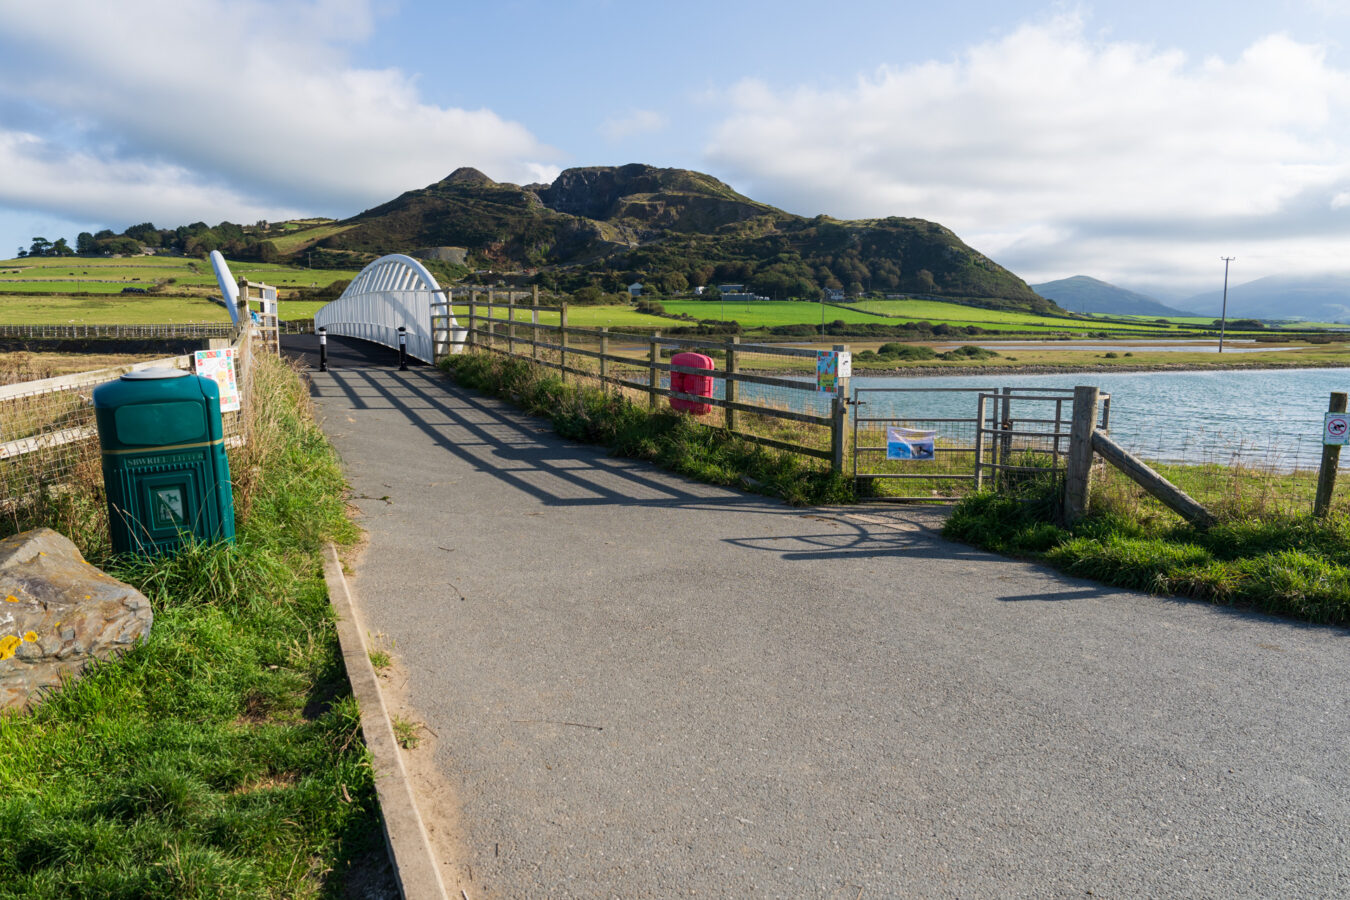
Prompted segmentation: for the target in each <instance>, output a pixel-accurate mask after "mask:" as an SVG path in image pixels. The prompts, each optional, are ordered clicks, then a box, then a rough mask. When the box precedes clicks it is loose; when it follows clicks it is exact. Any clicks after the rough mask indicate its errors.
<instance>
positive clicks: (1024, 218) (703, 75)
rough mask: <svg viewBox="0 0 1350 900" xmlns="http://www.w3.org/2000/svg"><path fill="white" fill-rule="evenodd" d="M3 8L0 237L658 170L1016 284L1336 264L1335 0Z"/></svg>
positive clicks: (1185, 282) (275, 212) (1340, 89)
mask: <svg viewBox="0 0 1350 900" xmlns="http://www.w3.org/2000/svg"><path fill="white" fill-rule="evenodd" d="M52 9H53V8H51V7H40V6H39V5H37V4H17V3H10V2H0V256H9V255H11V254H13V253H14V251H15V250H16V249H17V248H18V247H20V246H24V247H26V246H27V245H28V243H29V242H30V241H31V239H32V237H34V236H38V235H41V236H43V237H46V238H48V239H55V238H56V237H66V238H68V239H70V240H71V241H72V243H73V241H74V238H75V236H76V234H77V233H78V232H79V231H85V230H89V231H96V230H98V229H100V228H104V227H109V228H113V229H114V230H121V229H122V228H125V227H126V226H128V225H132V224H135V223H138V222H143V221H147V220H148V221H153V222H154V223H155V224H157V225H160V226H162V227H163V226H173V225H179V224H186V223H189V222H193V221H197V220H203V221H206V222H208V223H211V224H214V223H216V222H218V221H221V220H223V219H229V220H231V221H236V222H253V221H256V220H258V219H263V218H266V219H280V218H286V217H291V216H296V215H327V216H334V217H343V216H347V215H351V214H353V213H356V212H359V211H360V210H362V209H365V208H368V207H370V206H373V205H376V204H378V203H380V202H383V201H384V200H387V199H390V198H391V197H393V196H396V195H397V194H398V193H400V192H401V191H404V190H408V189H411V188H416V187H422V186H424V185H426V184H429V183H431V182H434V181H436V180H438V179H440V178H442V177H444V176H445V175H447V174H449V173H450V172H451V171H453V170H454V169H455V168H458V167H459V166H462V165H471V166H475V167H477V168H479V169H482V170H483V171H484V172H486V173H487V174H488V175H490V176H491V177H493V178H495V179H497V180H500V181H512V182H516V183H527V182H531V181H548V180H551V179H552V178H553V177H554V176H555V175H556V174H557V172H559V171H560V170H561V169H563V168H567V167H569V166H584V165H607V164H622V163H627V162H645V163H651V164H653V165H660V166H676V167H681V168H690V169H698V170H701V171H705V172H709V173H711V174H713V175H715V176H717V177H719V178H721V179H723V180H724V181H726V182H728V183H729V184H731V185H732V186H733V187H735V188H736V189H738V190H740V191H741V192H743V193H745V194H748V195H749V196H751V197H754V198H755V199H758V200H763V201H765V202H768V203H772V204H775V205H777V206H780V207H782V208H784V209H786V210H788V211H790V212H795V213H800V214H803V215H815V214H816V213H827V214H830V215H833V216H837V217H841V218H856V217H869V216H885V215H899V216H917V217H921V218H927V219H933V220H935V221H938V222H941V223H942V224H944V225H947V226H948V227H950V228H952V229H954V230H955V231H956V232H957V233H958V234H959V235H961V236H962V237H963V238H964V239H965V240H966V241H967V242H968V243H970V244H971V245H972V246H974V247H976V248H977V249H979V250H981V251H983V252H985V253H988V254H989V255H990V256H992V257H993V258H994V259H996V260H997V261H999V262H1001V263H1003V264H1004V265H1006V266H1008V267H1009V268H1011V269H1013V270H1014V271H1015V272H1017V273H1018V274H1019V275H1022V276H1023V277H1024V278H1026V279H1027V280H1029V281H1032V282H1036V281H1043V280H1049V279H1053V278H1059V277H1066V276H1069V275H1075V274H1087V275H1093V276H1095V277H1099V278H1104V279H1107V280H1110V281H1113V282H1116V283H1118V284H1122V285H1126V286H1130V287H1134V288H1136V289H1143V290H1148V291H1154V292H1156V293H1159V294H1160V295H1163V296H1173V297H1174V296H1177V295H1184V294H1186V293H1189V292H1192V291H1199V290H1204V289H1208V288H1211V287H1213V286H1214V285H1215V284H1216V283H1217V282H1218V281H1219V280H1220V279H1221V278H1222V263H1221V262H1220V261H1219V257H1220V256H1235V257H1237V260H1236V261H1235V262H1234V264H1233V278H1234V280H1235V281H1237V282H1241V281H1247V280H1253V279H1255V278H1259V277H1262V276H1266V275H1272V274H1306V273H1310V272H1321V271H1335V272H1342V273H1344V272H1350V0H1266V2H1260V3H1257V2H1236V3H1235V2H1228V3H1218V2H1208V0H1198V2H1176V0H1174V2H1170V3H1166V2H1158V0H1133V2H1118V0H1113V2H1099V3H1084V4H1066V3H1039V2H1001V3H993V2H961V0H954V2H947V3H942V4H940V3H933V2H923V3H914V2H873V0H837V2H833V3H805V2H799V0H777V2H759V0H747V2H737V0H724V2H719V3H713V2H707V0H686V2H682V3H680V4H670V5H666V4H637V3H632V2H615V0H577V2H562V0H559V2H552V3H546V2H534V0H501V2H496V3H458V2H397V0H311V2H291V0H266V2H226V0H172V2H159V0H154V2H150V0H119V2H118V3H107V2H106V0H100V2H91V0H71V2H67V3H64V4H62V5H61V7H60V10H61V13H60V14H59V15H55V14H53V12H52Z"/></svg>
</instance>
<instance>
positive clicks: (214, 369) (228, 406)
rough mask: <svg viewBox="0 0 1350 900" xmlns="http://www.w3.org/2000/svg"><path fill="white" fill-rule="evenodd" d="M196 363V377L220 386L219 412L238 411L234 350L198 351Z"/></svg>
mask: <svg viewBox="0 0 1350 900" xmlns="http://www.w3.org/2000/svg"><path fill="white" fill-rule="evenodd" d="M196 363H197V374H198V375H200V376H202V377H203V378H211V379H214V380H215V382H216V384H217V385H219V386H220V411H221V412H234V411H235V410H236V409H239V407H240V406H241V405H242V404H241V403H240V400H239V385H238V383H237V382H236V381H235V379H234V348H233V347H227V348H225V349H223V350H198V351H197V353H196Z"/></svg>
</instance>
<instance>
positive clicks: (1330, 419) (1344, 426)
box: [1322, 412, 1350, 444]
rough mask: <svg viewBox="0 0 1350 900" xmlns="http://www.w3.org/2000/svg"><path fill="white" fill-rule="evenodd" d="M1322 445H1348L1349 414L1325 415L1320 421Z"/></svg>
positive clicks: (1349, 433) (1349, 437)
mask: <svg viewBox="0 0 1350 900" xmlns="http://www.w3.org/2000/svg"><path fill="white" fill-rule="evenodd" d="M1322 443H1323V444H1350V413H1333V412H1329V413H1327V415H1326V418H1325V419H1324V420H1323V421H1322Z"/></svg>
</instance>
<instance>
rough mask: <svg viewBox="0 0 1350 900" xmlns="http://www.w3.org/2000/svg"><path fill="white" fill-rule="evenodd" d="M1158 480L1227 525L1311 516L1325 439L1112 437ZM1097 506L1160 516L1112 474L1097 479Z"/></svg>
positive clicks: (1340, 505)
mask: <svg viewBox="0 0 1350 900" xmlns="http://www.w3.org/2000/svg"><path fill="white" fill-rule="evenodd" d="M1113 437H1115V439H1116V440H1117V441H1119V442H1120V443H1121V444H1122V445H1123V446H1125V447H1126V448H1127V449H1128V450H1129V451H1130V452H1131V453H1133V454H1134V455H1135V456H1137V457H1139V458H1140V459H1143V460H1145V461H1147V462H1148V464H1149V465H1150V466H1151V467H1152V468H1153V469H1154V470H1155V471H1156V472H1158V474H1160V475H1162V476H1163V477H1164V478H1166V479H1167V480H1168V481H1170V482H1172V483H1173V484H1175V485H1176V486H1177V487H1179V488H1180V489H1181V490H1183V491H1185V492H1186V493H1187V494H1188V495H1190V496H1191V497H1193V498H1194V499H1195V500H1196V501H1198V502H1199V503H1201V504H1203V505H1204V506H1205V507H1206V508H1208V509H1209V510H1210V511H1211V512H1213V513H1215V514H1216V515H1220V516H1223V517H1229V518H1233V517H1244V516H1265V515H1286V516H1297V515H1307V514H1309V513H1310V512H1311V511H1312V509H1313V501H1314V499H1315V497H1316V495H1317V480H1318V469H1319V465H1320V460H1321V455H1322V449H1323V447H1322V440H1321V436H1320V434H1297V433H1287V434H1284V435H1279V436H1275V437H1272V436H1257V437H1254V436H1253V435H1252V433H1251V431H1249V430H1244V431H1242V432H1240V433H1238V432H1232V431H1224V430H1210V429H1206V428H1196V429H1195V430H1194V431H1188V432H1187V433H1185V434H1181V435H1179V434H1177V433H1176V432H1175V431H1174V430H1171V429H1161V428H1160V429H1156V430H1154V431H1144V430H1133V431H1130V432H1128V433H1125V434H1115V435H1113ZM1094 479H1095V481H1094V485H1093V502H1094V503H1103V504H1106V505H1108V506H1115V507H1119V508H1120V509H1122V510H1124V511H1126V512H1128V513H1130V514H1140V513H1146V514H1153V513H1158V514H1161V509H1162V507H1161V506H1160V505H1159V504H1158V503H1157V501H1155V500H1153V499H1152V498H1150V497H1148V496H1147V495H1146V494H1144V493H1143V492H1142V491H1141V490H1140V489H1139V488H1138V487H1137V486H1136V485H1134V484H1133V483H1132V482H1131V481H1130V480H1129V479H1128V478H1125V477H1124V476H1122V475H1121V474H1120V473H1119V472H1117V471H1115V470H1114V469H1112V468H1111V467H1107V468H1106V470H1105V471H1103V472H1102V473H1101V474H1100V476H1094ZM1332 508H1333V510H1338V511H1342V512H1350V498H1346V497H1345V496H1344V495H1343V493H1342V496H1333V498H1332Z"/></svg>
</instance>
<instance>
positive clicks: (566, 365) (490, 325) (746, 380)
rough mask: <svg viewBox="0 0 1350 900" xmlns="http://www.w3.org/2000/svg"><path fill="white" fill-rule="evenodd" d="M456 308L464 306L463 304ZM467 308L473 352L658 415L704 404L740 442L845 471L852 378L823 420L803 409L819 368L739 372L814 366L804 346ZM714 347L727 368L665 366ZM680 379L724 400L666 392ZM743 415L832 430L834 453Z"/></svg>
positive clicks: (513, 309) (562, 310)
mask: <svg viewBox="0 0 1350 900" xmlns="http://www.w3.org/2000/svg"><path fill="white" fill-rule="evenodd" d="M447 305H448V304H447ZM456 305H462V304H461V303H457V304H456ZM467 306H468V308H469V314H468V317H467V320H466V323H465V328H466V336H465V342H466V344H467V345H469V346H470V347H475V348H478V349H482V350H487V351H490V352H495V353H501V354H504V355H508V356H513V357H517V358H524V359H529V360H531V361H532V362H535V363H538V364H539V365H542V366H546V367H548V368H551V369H554V370H556V371H558V372H559V374H560V375H561V376H562V378H563V379H564V380H566V379H567V377H568V376H569V375H571V376H584V377H589V378H595V379H597V380H599V381H600V383H601V384H602V385H603V386H606V387H616V388H627V389H629V390H632V391H635V392H639V393H645V394H646V395H647V397H648V403H649V405H650V406H652V407H653V408H655V407H656V406H657V405H658V403H659V398H661V397H665V398H667V399H668V400H669V399H677V400H689V401H692V402H696V403H705V404H708V405H709V406H712V407H716V408H719V409H721V410H723V414H724V416H725V418H724V426H723V427H725V428H726V429H727V430H728V431H732V432H734V433H735V434H736V436H737V437H740V438H743V439H744V440H747V441H750V442H752V443H756V444H760V445H763V446H767V447H772V448H775V449H778V450H786V451H789V452H792V453H797V454H801V455H803V456H809V457H813V458H817V459H823V460H828V461H829V462H830V464H831V468H832V470H833V471H835V472H842V471H843V461H844V457H845V452H844V451H845V448H844V443H845V440H846V434H847V428H846V425H847V404H846V403H845V402H844V398H846V397H847V391H848V379H847V378H841V379H839V386H838V389H837V391H836V392H835V393H833V394H831V395H829V396H830V413H829V414H827V415H820V414H817V413H813V412H809V411H806V410H805V409H804V408H803V407H805V406H806V405H807V404H806V402H805V401H806V400H807V398H808V395H811V396H816V397H819V396H820V391H819V389H818V388H817V385H816V382H815V380H814V375H815V370H814V366H812V367H811V369H810V372H809V376H810V377H805V376H807V375H808V373H807V371H806V370H805V369H804V370H803V373H802V376H798V377H795V378H794V377H787V376H783V377H775V376H773V375H767V374H763V373H761V372H742V371H741V370H740V369H741V367H742V366H743V365H744V364H745V357H746V354H751V353H753V354H761V355H770V356H774V357H779V358H783V359H794V360H800V361H803V362H805V361H806V360H815V359H816V358H817V357H818V356H819V351H816V350H812V349H809V348H805V347H785V346H781V345H776V344H742V343H740V339H739V338H735V337H733V338H731V339H730V340H725V341H710V340H706V339H704V340H699V339H696V338H676V337H662V336H661V335H660V333H659V332H658V333H657V334H655V335H653V336H650V337H649V336H647V335H627V334H615V333H612V332H610V330H609V329H608V328H599V329H595V328H581V327H577V326H569V325H568V324H567V308H566V307H565V306H539V305H536V304H530V305H528V306H527V305H525V304H519V303H497V302H494V301H493V300H491V299H489V300H487V301H484V300H481V299H479V298H478V297H477V296H471V297H470V298H469V300H468V303H467ZM500 310H505V311H506V316H507V317H505V318H497V317H494V316H493V315H492V314H493V312H494V311H500ZM541 312H542V313H555V314H557V316H558V320H559V321H558V323H557V324H553V323H545V322H540V321H539V316H538V314H539V313H541ZM522 313H528V315H529V318H528V319H527V320H522V319H521V318H520V315H521V314H522ZM616 339H622V340H631V341H632V342H633V343H635V344H638V345H643V344H645V345H646V353H645V355H642V356H633V355H622V354H617V353H613V352H611V350H610V344H611V342H612V341H614V340H616ZM582 341H588V342H591V343H593V344H597V345H598V347H599V349H592V348H591V347H588V346H583V345H582V344H581V343H580V342H582ZM708 348H716V349H717V350H720V351H723V352H724V354H725V362H724V364H723V365H722V366H721V367H720V368H716V369H700V368H692V367H689V366H681V365H675V364H673V363H670V362H668V361H666V360H665V359H663V355H664V352H665V351H667V350H699V349H708ZM834 349H835V351H847V349H848V348H847V347H846V346H836V347H835V348H834ZM541 351H544V353H543V354H541ZM550 355H552V356H556V361H555V360H554V359H553V358H550ZM586 360H589V361H594V362H595V365H594V366H590V365H586V364H584V363H583V361H586ZM637 372H643V373H645V375H646V377H645V378H642V379H641V380H639V379H638V378H635V377H632V375H634V374H636V373H637ZM678 373H682V374H690V375H711V376H712V377H713V378H715V379H718V380H720V381H721V382H722V385H723V391H722V393H721V395H720V396H704V395H698V394H688V393H684V392H681V391H677V390H674V389H672V388H671V387H669V386H668V385H662V383H661V382H662V375H663V374H665V375H670V374H678ZM742 384H747V385H758V386H761V387H768V388H774V389H777V390H780V391H787V392H790V393H789V394H788V395H787V396H788V397H789V398H790V397H792V396H800V397H801V398H802V402H801V403H797V404H794V403H789V404H788V406H789V407H792V406H796V407H798V408H782V407H778V406H772V405H768V404H766V403H755V402H749V401H748V400H747V398H746V397H745V395H744V394H743V392H742V391H741V390H740V385H742ZM738 413H744V414H753V415H756V416H763V417H766V418H771V419H778V420H782V421H788V422H796V423H800V424H804V425H813V426H819V427H821V428H827V429H829V433H830V446H829V447H828V448H824V447H813V446H809V445H807V444H802V443H795V442H792V441H785V440H781V439H779V438H775V437H769V436H766V435H761V434H755V433H753V432H751V431H748V430H747V428H746V426H747V425H748V424H749V423H748V421H747V420H744V419H742V418H741V417H740V416H738Z"/></svg>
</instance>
